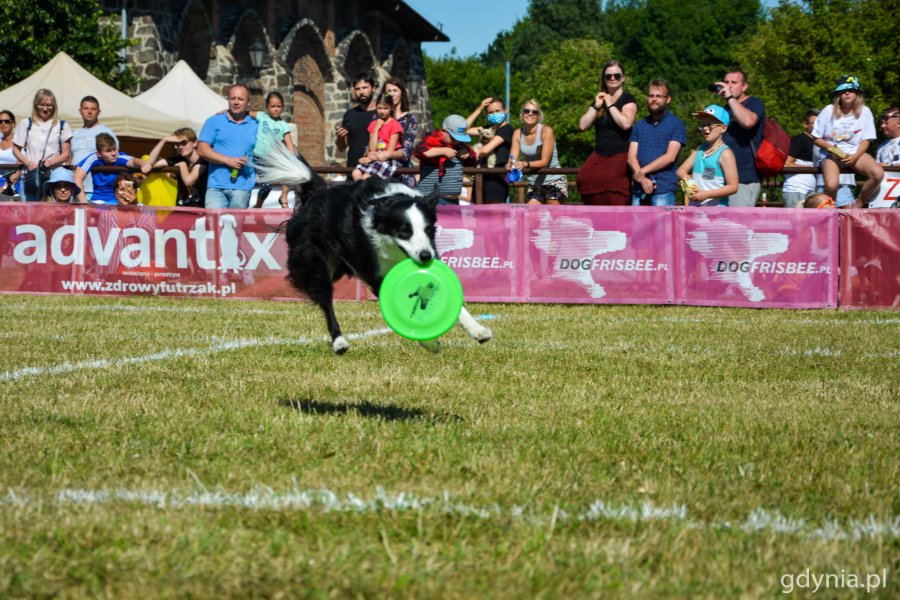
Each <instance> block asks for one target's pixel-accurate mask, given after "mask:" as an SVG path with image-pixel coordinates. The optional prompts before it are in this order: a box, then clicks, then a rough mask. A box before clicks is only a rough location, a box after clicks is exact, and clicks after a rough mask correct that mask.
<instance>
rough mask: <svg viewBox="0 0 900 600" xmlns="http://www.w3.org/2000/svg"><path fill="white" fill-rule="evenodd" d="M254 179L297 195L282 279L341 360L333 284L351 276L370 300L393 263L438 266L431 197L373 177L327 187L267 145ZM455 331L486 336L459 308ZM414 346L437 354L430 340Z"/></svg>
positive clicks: (281, 148)
mask: <svg viewBox="0 0 900 600" xmlns="http://www.w3.org/2000/svg"><path fill="white" fill-rule="evenodd" d="M257 173H258V175H259V178H260V180H261V181H266V182H271V183H285V184H288V185H293V186H295V189H297V190H298V191H299V198H300V202H301V203H300V204H299V206H298V207H296V208H295V209H294V214H293V216H291V218H290V219H289V220H288V221H287V222H286V239H287V244H288V279H289V280H290V281H291V283H292V284H293V285H294V287H296V288H297V289H298V290H299V291H300V292H302V293H303V294H305V295H306V296H307V297H308V298H309V299H310V300H312V301H313V302H315V303H316V304H318V305H319V308H321V309H322V312H323V313H325V320H326V322H327V324H328V333H329V334H330V335H331V346H332V348H333V349H334V351H335V353H337V354H343V353H344V352H346V351H347V349H348V348H349V347H350V344H349V343H348V342H347V340H346V339H345V338H344V336H343V334H342V333H341V326H340V325H339V324H338V321H337V317H336V316H335V314H334V303H333V294H334V285H333V284H334V282H335V281H337V280H338V279H340V278H341V277H343V276H344V275H352V276H354V277H357V278H359V279H361V280H363V281H364V282H366V284H368V285H369V287H370V288H371V289H372V292H374V294H375V296H378V292H379V290H380V287H381V282H382V280H383V279H384V276H385V275H386V274H387V272H388V271H389V270H390V268H391V267H393V266H394V265H395V264H397V263H398V262H400V261H401V260H403V259H405V258H407V257H409V258H411V259H412V260H414V261H415V262H417V263H419V264H425V263H427V262H429V261H431V260H436V259H438V252H437V248H436V247H435V243H434V234H435V223H436V220H437V213H436V204H437V200H438V196H437V194H434V195H431V196H423V195H422V194H421V193H419V192H418V191H416V190H414V189H411V188H409V187H407V186H405V185H403V184H402V183H389V182H386V181H383V180H380V179H375V178H372V179H366V180H363V181H357V182H353V183H347V184H340V185H336V186H328V185H327V184H326V183H325V181H324V180H323V179H322V178H321V177H319V176H318V175H316V174H315V173H313V172H312V170H311V169H310V168H309V166H308V165H307V164H305V162H303V161H301V160H298V159H297V157H296V156H294V155H293V154H292V153H291V152H290V151H288V150H287V149H286V148H285V147H284V145H283V144H273V148H272V152H271V153H270V154H269V156H267V160H266V164H265V165H260V166H257ZM459 324H460V325H461V326H462V328H463V329H465V330H466V333H468V334H469V335H470V336H471V337H473V338H474V339H476V340H478V341H479V342H481V343H484V342H487V341H488V340H490V339H491V337H492V333H491V330H490V329H488V328H486V327H484V326H482V325H481V324H479V323H478V321H476V320H475V319H474V318H473V317H472V315H471V314H469V311H467V310H466V309H465V307H464V308H463V309H462V313H460V316H459ZM420 344H421V345H423V346H424V347H426V348H428V349H429V350H431V351H433V352H437V351H438V350H440V344H439V342H438V341H437V340H431V341H428V342H420Z"/></svg>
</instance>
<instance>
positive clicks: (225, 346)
mask: <svg viewBox="0 0 900 600" xmlns="http://www.w3.org/2000/svg"><path fill="white" fill-rule="evenodd" d="M390 331H391V330H390V329H388V328H387V327H380V328H378V329H370V330H368V331H364V332H362V333H352V334H349V335H346V336H344V337H346V338H347V339H348V340H357V339H363V338H367V337H372V336H376V335H384V334H385V333H390ZM321 341H325V342H327V341H328V337H327V336H324V337H321V338H307V337H301V338H293V339H291V338H272V337H269V338H260V339H246V340H230V341H224V342H218V343H214V344H212V345H210V346H205V347H202V348H173V349H169V350H160V351H159V352H152V353H150V354H144V355H142V356H127V357H123V358H98V359H93V360H83V361H80V362H75V363H72V362H64V363H60V364H58V365H53V366H49V367H23V368H21V369H16V370H15V371H6V372H5V373H0V382H6V381H16V380H18V379H24V378H25V377H38V376H42V375H60V374H62V373H72V372H74V371H84V370H89V369H107V368H109V367H123V366H128V365H138V364H142V363H148V362H159V361H163V360H170V359H173V358H186V357H192V356H204V355H207V354H217V353H219V352H228V351H230V350H240V349H243V348H254V347H260V346H303V345H306V344H311V343H315V342H321Z"/></svg>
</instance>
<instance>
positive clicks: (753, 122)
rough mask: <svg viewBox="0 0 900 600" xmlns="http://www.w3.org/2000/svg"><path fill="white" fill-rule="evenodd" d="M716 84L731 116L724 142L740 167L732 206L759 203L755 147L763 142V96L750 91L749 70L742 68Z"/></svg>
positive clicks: (729, 203)
mask: <svg viewBox="0 0 900 600" xmlns="http://www.w3.org/2000/svg"><path fill="white" fill-rule="evenodd" d="M723 79H724V81H717V82H716V83H714V84H713V86H712V87H713V88H716V89H718V91H717V92H716V93H717V94H719V96H721V97H722V98H724V99H725V102H726V104H725V110H726V111H728V116H729V117H730V118H731V123H730V124H729V125H728V130H727V131H726V132H725V136H724V140H725V144H726V145H727V146H728V147H729V148H731V151H732V152H734V158H735V160H736V161H737V169H738V191H737V193H736V194H733V195H732V196H731V197H730V198H729V201H728V205H729V206H756V201H757V199H758V198H759V193H760V191H761V187H762V182H761V180H760V177H759V173H758V172H757V171H756V159H755V155H756V149H757V148H759V144H760V143H761V142H762V136H763V130H764V129H765V126H766V109H765V107H764V106H763V103H762V100H760V99H759V98H757V97H756V96H749V95H747V85H748V83H747V74H746V73H744V72H743V71H742V70H740V69H735V70H734V71H729V72H728V73H726V74H725V77H724V78H723Z"/></svg>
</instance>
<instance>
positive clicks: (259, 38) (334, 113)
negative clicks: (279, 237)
mask: <svg viewBox="0 0 900 600" xmlns="http://www.w3.org/2000/svg"><path fill="white" fill-rule="evenodd" d="M101 6H102V8H103V10H104V12H105V13H106V15H107V18H108V19H109V22H110V23H111V24H112V25H114V26H116V27H121V24H122V20H123V19H124V21H125V23H126V26H127V35H128V37H129V38H130V39H132V40H134V45H133V46H132V47H130V48H129V49H128V51H127V60H128V63H129V64H130V65H131V66H132V67H133V68H134V69H135V71H136V73H137V74H138V76H140V77H143V78H144V81H143V83H142V84H141V89H140V90H136V92H140V91H144V90H146V89H148V88H150V87H151V86H152V85H153V84H155V83H156V82H157V81H159V80H160V79H161V78H162V77H163V76H164V75H165V74H166V73H167V72H168V70H169V69H170V68H172V66H173V65H174V64H175V63H176V62H177V61H178V60H179V59H183V60H185V61H186V62H187V63H188V64H189V65H190V66H191V68H193V69H194V71H195V72H196V73H197V75H198V76H200V78H201V79H203V80H204V81H205V82H206V84H207V85H208V86H209V87H210V88H212V89H213V90H215V91H217V92H219V93H221V94H222V95H226V90H227V89H228V87H229V86H230V85H231V84H233V83H237V82H240V83H243V84H245V85H247V87H248V88H249V89H250V92H251V108H253V109H257V110H259V109H262V108H263V98H264V96H265V94H267V93H268V92H270V91H279V92H281V94H282V95H283V96H284V98H285V104H286V106H285V113H286V115H285V118H287V119H289V120H293V122H294V123H296V124H297V131H298V137H299V140H296V141H297V145H298V147H299V149H300V151H301V152H302V153H303V155H304V156H305V157H306V158H307V160H309V161H310V162H311V163H312V164H314V165H323V164H331V163H341V164H342V163H343V160H342V159H343V157H341V156H338V155H337V152H336V150H335V147H334V136H333V135H332V134H331V132H332V131H333V129H334V126H335V124H336V123H338V122H339V121H340V119H341V116H342V115H343V113H344V111H345V110H347V109H348V108H350V106H351V102H350V84H349V79H350V77H352V76H353V75H354V74H356V73H359V72H369V73H372V74H373V75H374V77H375V78H376V79H377V81H378V83H379V85H380V84H381V82H383V81H384V80H385V79H386V78H388V77H397V78H399V79H401V80H402V81H405V82H406V85H407V88H408V91H409V93H410V101H411V103H412V111H413V113H414V114H415V115H416V117H417V119H418V120H419V124H420V129H421V130H428V129H429V128H430V127H431V114H430V110H429V104H428V88H427V86H426V84H425V70H424V61H423V57H422V48H421V43H422V42H425V41H449V39H448V38H447V37H446V36H445V35H444V34H443V33H442V32H441V31H440V30H438V29H436V28H435V27H434V26H433V25H432V24H430V23H429V22H428V21H426V20H425V19H424V18H423V17H422V16H421V15H419V14H418V13H416V12H415V11H414V10H413V9H412V8H410V7H409V6H408V5H407V4H406V3H404V2H401V1H397V0H390V1H383V0H382V1H378V0H330V1H315V0H278V1H275V0H254V1H250V0H188V1H184V0H118V1H116V0H102V1H101ZM251 49H256V50H259V49H263V50H264V58H263V61H262V64H261V66H260V68H259V69H258V70H257V69H256V68H254V67H253V63H252V61H251V53H250V50H251ZM160 108H161V109H164V107H160Z"/></svg>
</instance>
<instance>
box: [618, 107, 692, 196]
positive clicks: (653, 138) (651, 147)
mask: <svg viewBox="0 0 900 600" xmlns="http://www.w3.org/2000/svg"><path fill="white" fill-rule="evenodd" d="M628 142H629V144H630V143H631V142H637V144H638V151H637V159H638V164H639V165H641V166H642V167H643V166H645V165H648V164H650V163H652V162H653V161H654V160H656V159H657V158H659V157H660V156H662V155H663V154H665V153H666V151H667V150H668V149H669V142H678V143H679V144H681V145H682V146H684V145H685V144H687V129H685V127H684V122H683V121H682V120H681V119H679V118H678V117H676V116H675V115H673V114H672V113H670V112H669V111H666V112H665V113H664V114H663V118H662V119H660V120H659V122H658V123H656V124H654V122H653V120H652V119H651V118H650V116H649V115H648V116H647V117H645V118H643V119H641V120H639V121H635V123H634V127H632V129H631V138H629V140H628ZM677 169H678V156H676V157H675V160H673V161H672V164H670V165H668V166H667V167H663V168H662V169H660V170H659V171H654V172H653V173H648V174H647V176H648V177H651V178H652V179H654V180H656V190H655V191H654V192H653V193H654V194H673V193H675V190H676V189H677V188H678V176H677V175H676V174H675V172H676V171H677ZM632 190H633V193H635V194H643V193H644V189H643V188H642V187H641V184H639V183H637V182H635V183H633V184H632Z"/></svg>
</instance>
